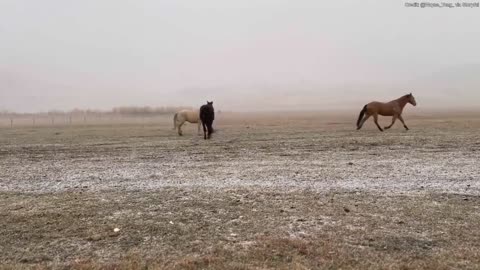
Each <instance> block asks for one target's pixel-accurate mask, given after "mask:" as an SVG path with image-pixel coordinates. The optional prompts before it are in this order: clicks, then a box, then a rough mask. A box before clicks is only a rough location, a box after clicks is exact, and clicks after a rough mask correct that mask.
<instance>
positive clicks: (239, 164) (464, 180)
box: [0, 113, 480, 269]
mask: <svg viewBox="0 0 480 270" xmlns="http://www.w3.org/2000/svg"><path fill="white" fill-rule="evenodd" d="M218 118H219V119H218V120H217V122H216V124H217V130H218V131H217V133H215V134H214V136H213V139H212V140H211V141H204V140H203V139H202V138H201V136H197V135H196V134H195V133H196V126H195V125H190V126H187V127H186V128H185V131H184V133H185V136H183V137H179V136H177V135H176V134H175V132H174V131H173V130H171V128H172V127H171V126H170V122H171V121H170V120H171V119H157V120H158V121H157V120H156V121H155V124H153V122H152V123H142V124H115V125H107V124H101V125H100V124H99V125H88V126H83V125H72V126H57V127H35V128H33V127H19V128H2V129H1V130H0V260H1V262H2V265H3V266H2V267H3V268H31V267H35V268H38V267H40V268H43V267H45V268H71V267H74V268H77V269H90V268H108V269H114V268H123V269H138V268H144V267H150V268H166V269H171V268H174V269H175V268H176V269H196V268H211V269H265V268H266V269H269V268H271V269H279V268H280V269H282V268H283V269H332V268H333V269H336V268H342V269H358V268H364V269H386V268H387V269H410V268H411V269H418V268H423V269H451V268H462V269H478V268H479V267H480V254H479V253H480V252H479V250H480V248H479V245H480V244H479V243H480V241H479V240H480V230H478V229H477V227H478V224H480V212H479V207H480V196H479V195H480V184H479V178H480V177H479V176H480V169H478V166H479V165H480V163H479V161H478V160H479V157H480V133H479V132H478V131H479V129H480V116H478V117H477V116H472V115H469V116H455V117H450V118H443V117H442V118H439V117H429V116H416V117H410V118H408V117H406V120H407V124H409V126H410V127H411V130H410V131H408V132H407V131H404V130H403V129H402V128H401V125H400V124H398V123H397V125H396V126H394V128H393V129H392V130H389V131H387V132H384V133H380V132H378V131H377V130H376V129H375V127H374V126H373V123H370V122H369V123H367V124H366V127H365V128H364V129H362V130H361V131H355V130H353V124H352V122H353V120H352V119H350V118H351V117H350V118H345V117H343V116H336V117H330V116H322V115H319V114H318V113H304V114H283V115H282V116H281V117H273V116H272V115H270V114H262V115H253V114H245V115H236V114H227V113H226V114H223V115H220V116H219V117H218ZM332 119H335V120H336V121H335V122H332V121H331V120H332ZM382 121H383V122H384V123H387V122H388V121H389V119H388V120H387V119H382ZM114 228H118V229H119V231H118V232H114ZM2 267H0V268H2Z"/></svg>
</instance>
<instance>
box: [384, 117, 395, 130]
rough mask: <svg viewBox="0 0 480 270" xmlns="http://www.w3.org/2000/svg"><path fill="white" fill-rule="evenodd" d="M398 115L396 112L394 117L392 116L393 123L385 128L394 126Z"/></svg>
mask: <svg viewBox="0 0 480 270" xmlns="http://www.w3.org/2000/svg"><path fill="white" fill-rule="evenodd" d="M397 117H398V116H397V115H396V114H394V115H393V117H392V123H391V124H390V126H387V127H385V129H389V128H391V127H392V126H393V124H395V120H397Z"/></svg>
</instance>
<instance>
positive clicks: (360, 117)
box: [357, 105, 367, 127]
mask: <svg viewBox="0 0 480 270" xmlns="http://www.w3.org/2000/svg"><path fill="white" fill-rule="evenodd" d="M366 111H367V105H365V106H363V109H362V110H361V111H360V114H359V115H358V120H357V127H358V126H359V125H360V121H362V118H363V116H364V115H365V112H366Z"/></svg>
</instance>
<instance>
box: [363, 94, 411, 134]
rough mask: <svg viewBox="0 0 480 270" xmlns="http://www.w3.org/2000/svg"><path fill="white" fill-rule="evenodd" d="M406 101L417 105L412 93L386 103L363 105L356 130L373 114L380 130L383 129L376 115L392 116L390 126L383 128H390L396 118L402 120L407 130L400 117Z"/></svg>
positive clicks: (374, 102)
mask: <svg viewBox="0 0 480 270" xmlns="http://www.w3.org/2000/svg"><path fill="white" fill-rule="evenodd" d="M407 103H410V104H412V105H413V106H417V102H416V101H415V98H414V97H413V95H412V93H410V94H408V95H404V96H402V97H400V98H397V99H395V100H392V101H390V102H387V103H384V102H378V101H373V102H370V103H368V104H367V105H365V106H363V109H362V110H361V111H360V115H359V116H358V120H357V130H358V129H361V128H362V126H363V123H365V121H367V119H368V118H369V117H370V116H373V121H374V122H375V125H377V127H378V129H379V130H380V131H383V129H382V128H381V127H380V125H379V124H378V115H383V116H392V123H391V124H390V126H386V127H385V129H389V128H391V127H392V126H393V124H394V123H395V120H397V118H398V119H399V120H400V121H401V122H402V124H403V126H404V127H405V129H406V130H408V127H407V125H406V124H405V121H403V118H402V112H403V108H404V107H405V105H407ZM364 116H365V117H364Z"/></svg>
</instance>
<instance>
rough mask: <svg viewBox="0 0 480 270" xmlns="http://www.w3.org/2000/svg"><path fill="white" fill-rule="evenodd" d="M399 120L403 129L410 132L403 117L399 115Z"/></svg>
mask: <svg viewBox="0 0 480 270" xmlns="http://www.w3.org/2000/svg"><path fill="white" fill-rule="evenodd" d="M398 119H400V121H401V122H402V124H403V127H404V128H405V129H406V130H408V127H407V125H406V124H405V121H403V117H402V115H399V116H398Z"/></svg>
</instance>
